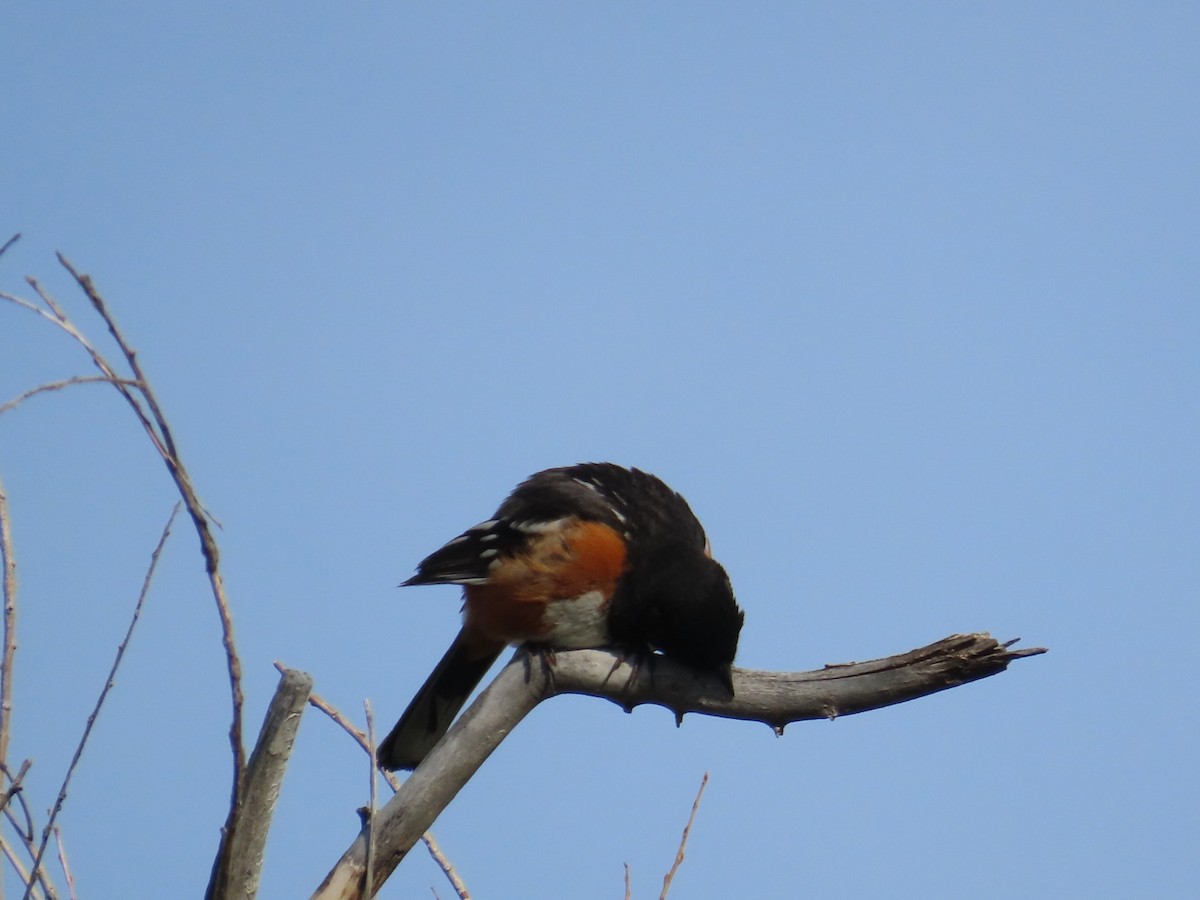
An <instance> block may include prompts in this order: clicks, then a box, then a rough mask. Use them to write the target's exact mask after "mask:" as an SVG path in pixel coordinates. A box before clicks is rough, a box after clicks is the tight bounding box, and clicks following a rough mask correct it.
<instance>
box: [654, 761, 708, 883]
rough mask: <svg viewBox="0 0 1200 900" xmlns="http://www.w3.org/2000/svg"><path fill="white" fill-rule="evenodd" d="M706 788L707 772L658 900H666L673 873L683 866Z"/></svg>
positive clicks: (673, 877)
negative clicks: (689, 836) (689, 838)
mask: <svg viewBox="0 0 1200 900" xmlns="http://www.w3.org/2000/svg"><path fill="white" fill-rule="evenodd" d="M706 787H708V773H707V772H705V773H704V777H703V778H701V779H700V790H698V791H696V799H695V800H694V801H693V802H692V814H691V815H690V816H688V820H687V825H685V826H684V827H683V837H681V838H680V839H679V849H678V850H677V851H675V862H674V863H672V864H671V871H669V872H668V873H667V874H666V875H665V876H663V889H662V893H661V894H659V895H658V900H667V892H668V891H670V890H671V882H672V881H674V880H675V873H676V872H678V871H679V867H680V866H681V865H683V851H684V850H685V849H686V848H687V842H688V835H690V834H691V833H692V825H693V824H694V823H695V821H696V812H697V811H698V810H699V809H700V798H701V797H703V796H704V789H705V788H706Z"/></svg>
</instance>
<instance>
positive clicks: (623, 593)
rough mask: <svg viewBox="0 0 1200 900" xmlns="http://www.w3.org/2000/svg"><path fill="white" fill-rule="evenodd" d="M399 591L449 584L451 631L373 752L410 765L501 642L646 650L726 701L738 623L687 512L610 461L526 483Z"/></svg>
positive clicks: (728, 590) (664, 490)
mask: <svg viewBox="0 0 1200 900" xmlns="http://www.w3.org/2000/svg"><path fill="white" fill-rule="evenodd" d="M404 584H405V585H412V584H460V585H462V586H463V596H464V604H463V627H462V630H461V631H460V632H459V633H458V637H456V638H455V639H454V643H452V644H451V645H450V649H449V650H448V651H447V652H446V655H445V656H444V657H442V661H441V662H439V663H438V664H437V667H436V668H435V669H434V670H433V673H432V674H431V675H430V676H429V678H428V679H427V680H426V681H425V684H424V685H423V686H422V687H421V689H420V690H419V691H417V695H416V696H415V697H414V698H413V700H412V702H411V703H410V704H409V705H408V709H406V710H405V712H404V715H403V716H401V718H400V721H399V722H397V723H396V727H395V728H393V729H392V731H391V733H390V734H389V735H388V736H387V737H386V738H385V739H384V740H383V742H382V743H381V744H380V745H379V748H378V759H379V763H380V765H382V766H383V767H384V768H387V769H412V768H415V767H416V766H417V765H418V764H419V763H420V762H421V760H422V759H424V758H425V756H426V754H428V752H429V751H430V750H431V749H432V748H433V745H434V744H436V743H437V742H438V740H439V739H440V738H441V737H442V735H443V734H445V733H446V730H447V729H448V728H449V727H450V723H451V721H452V720H453V719H454V717H455V715H457V713H458V711H459V710H460V709H462V706H463V704H464V703H466V700H467V698H468V697H469V696H470V694H471V692H472V691H473V690H474V689H475V686H476V685H477V684H479V681H480V680H481V679H482V678H483V676H484V674H485V673H486V672H487V670H488V669H489V668H491V665H492V663H493V662H495V660H496V658H497V657H498V656H499V655H500V653H501V652H502V651H503V650H504V648H505V647H506V646H508V645H509V644H531V645H533V646H535V647H541V648H543V649H545V650H550V651H553V650H567V649H577V648H583V647H617V648H621V649H623V650H629V651H632V652H634V653H640V652H643V651H647V650H649V651H658V652H660V653H662V654H663V655H664V656H666V657H670V658H671V659H674V660H677V661H678V662H680V663H683V664H684V665H687V666H690V667H692V668H695V669H698V670H701V671H704V672H709V673H711V674H713V675H714V676H716V677H717V678H719V679H720V681H721V683H722V684H723V685H724V686H725V687H726V688H728V689H729V690H730V691H732V690H733V681H732V675H731V671H730V670H731V666H732V664H733V658H734V655H735V654H736V652H737V643H738V635H739V633H740V632H741V628H742V618H743V613H742V611H741V610H740V609H738V606H737V603H736V601H735V600H734V597H733V588H732V587H731V586H730V583H729V577H728V576H727V575H726V574H725V570H724V569H723V568H722V567H721V565H720V564H719V563H718V562H716V561H715V560H714V559H713V558H712V556H711V554H710V549H709V545H708V540H707V538H706V537H705V535H704V529H703V528H702V527H701V525H700V522H699V521H698V520H697V519H696V517H695V515H693V514H692V511H691V509H690V508H689V507H688V505H687V502H686V501H685V500H684V499H683V497H681V496H680V495H679V494H677V493H675V492H674V491H673V490H671V489H670V488H669V487H667V485H665V484H664V483H663V482H662V481H660V480H659V479H657V478H655V477H654V476H653V475H649V474H647V473H645V472H641V471H638V470H637V469H625V468H622V467H621V466H617V465H613V464H612V463H583V464H581V465H576V466H568V467H565V468H559V469H547V470H545V471H543V472H538V473H537V474H536V475H534V476H532V477H531V478H529V479H528V480H527V481H525V482H523V483H522V484H521V485H519V486H518V487H517V489H516V490H514V491H513V492H512V494H510V495H509V497H508V499H507V500H505V501H504V502H503V503H502V504H500V508H499V509H498V510H496V513H495V515H493V516H492V518H490V519H488V520H487V521H486V522H480V523H479V524H478V525H476V526H474V527H472V528H469V529H467V530H466V531H464V532H463V533H462V534H460V535H459V536H458V537H456V538H454V539H453V540H451V541H450V542H449V543H447V544H446V545H445V546H444V547H442V548H441V549H440V550H437V551H435V552H434V553H432V554H430V555H429V556H428V557H426V558H425V559H424V560H423V561H422V562H421V564H420V565H419V566H418V567H417V574H416V575H414V576H413V577H412V578H410V579H408V580H407V581H406V582H404Z"/></svg>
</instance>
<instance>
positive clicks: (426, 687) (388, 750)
mask: <svg viewBox="0 0 1200 900" xmlns="http://www.w3.org/2000/svg"><path fill="white" fill-rule="evenodd" d="M504 646H505V645H504V644H498V645H497V644H495V643H493V642H490V641H488V642H480V641H479V640H477V639H473V636H472V635H468V634H467V633H466V632H465V631H460V632H459V633H458V637H456V638H455V639H454V643H452V644H451V645H450V649H449V650H447V651H446V655H445V656H443V657H442V661H441V662H439V663H438V664H437V667H436V668H435V669H434V670H433V673H432V674H431V675H430V676H429V677H428V678H427V679H425V683H424V684H423V685H421V689H420V690H419V691H417V695H416V696H415V697H413V699H412V702H411V703H409V704H408V709H406V710H405V711H404V715H402V716H401V717H400V721H399V722H397V723H396V727H395V728H393V729H392V731H391V733H390V734H389V735H388V736H387V737H386V738H384V739H383V741H382V743H380V744H379V747H378V749H377V750H376V756H377V758H378V760H379V764H380V765H381V766H383V767H384V768H385V769H393V770H394V769H415V768H416V767H417V766H418V765H420V763H421V760H423V759H424V758H425V756H426V755H427V754H428V753H429V751H430V750H432V749H433V745H434V744H436V743H437V742H438V741H439V740H441V738H442V735H444V734H445V733H446V731H447V729H449V728H450V723H451V722H452V721H454V717H455V716H456V715H458V711H459V710H460V709H462V708H463V704H465V703H466V702H467V698H468V697H470V696H471V692H472V691H473V690H475V686H476V685H478V684H479V682H480V681H481V680H482V678H483V676H484V675H485V674H486V673H487V670H488V669H490V668H491V667H492V663H494V662H495V661H496V658H497V657H498V656H499V655H500V653H501V652H502V651H503V650H504Z"/></svg>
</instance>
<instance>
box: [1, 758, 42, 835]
mask: <svg viewBox="0 0 1200 900" xmlns="http://www.w3.org/2000/svg"><path fill="white" fill-rule="evenodd" d="M31 765H33V760H29V759H27V760H25V762H23V763H21V770H20V771H19V772H18V773H17V777H16V778H15V779H14V778H13V774H12V770H11V769H9V768H8V766H6V765H4V764H3V763H0V769H3V771H4V774H5V775H6V776H7V777H8V779H9V780H10V781H16V782H19V781H21V780H22V779H23V778H24V777H25V773H26V772H27V771H28V770H29V767H30V766H31ZM10 799H16V801H17V806H18V807H20V810H21V816H22V817H23V818H24V820H25V821H24V822H18V821H17V816H16V814H15V813H14V812H13V811H12V807H11V806H6V807H5V808H4V817H5V818H6V819H8V824H9V825H11V826H12V827H13V831H15V832H16V833H17V834H19V835H20V836H21V840H22V841H24V842H25V843H26V844H28V845H29V847H30V850H29V852H30V854H32V853H33V836H34V831H35V829H34V827H33V814H32V813H30V812H29V803H28V802H27V801H26V799H25V792H24V791H23V790H19V791H14V792H13V793H12V796H11V798H10Z"/></svg>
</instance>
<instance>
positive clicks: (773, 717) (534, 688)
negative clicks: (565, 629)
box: [313, 634, 1045, 900]
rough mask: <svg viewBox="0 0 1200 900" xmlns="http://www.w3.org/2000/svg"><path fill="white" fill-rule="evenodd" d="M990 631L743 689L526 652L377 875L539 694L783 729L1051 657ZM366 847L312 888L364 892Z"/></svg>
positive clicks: (746, 683)
mask: <svg viewBox="0 0 1200 900" xmlns="http://www.w3.org/2000/svg"><path fill="white" fill-rule="evenodd" d="M1011 644H1012V642H1011V641H1010V642H1008V643H1007V644H1001V643H999V642H998V641H996V640H995V639H994V638H992V637H991V636H990V635H986V634H969V635H953V636H951V637H948V638H945V639H944V640H941V641H938V642H937V643H934V644H931V645H929V646H928V647H922V648H920V649H918V650H913V651H911V652H909V653H903V654H900V655H898V656H891V657H887V658H886V659H879V660H872V661H870V662H864V663H848V664H846V665H835V666H826V667H825V668H823V669H819V670H817V671H814V672H756V671H752V670H749V669H735V670H734V672H733V679H734V691H735V694H734V696H733V697H731V698H726V697H722V696H721V695H722V694H723V693H724V692H723V691H722V690H720V689H716V687H715V685H714V684H713V682H712V680H711V679H710V678H708V677H707V676H704V675H699V674H697V673H695V672H694V671H692V670H691V669H687V668H685V667H683V666H680V665H678V664H676V663H674V662H672V661H671V660H668V659H666V658H664V657H656V658H654V659H653V660H651V661H650V662H649V664H643V667H642V668H643V670H644V671H643V672H642V673H640V675H639V677H637V678H636V679H635V677H634V676H635V674H638V673H635V672H634V669H633V667H632V666H631V665H630V663H629V661H627V660H625V659H624V658H622V657H619V656H616V655H615V654H613V653H610V652H608V651H604V650H570V651H559V652H558V653H557V654H556V655H555V661H554V664H553V671H552V672H549V671H547V670H546V668H545V667H544V666H542V665H539V664H538V663H537V660H538V656H537V655H536V654H535V655H534V656H533V657H530V656H529V655H528V654H527V653H526V652H524V651H521V652H518V653H517V654H516V656H514V657H513V660H512V661H511V662H510V663H509V664H508V665H507V666H505V667H504V668H503V669H502V670H501V671H500V673H499V674H498V675H497V676H496V679H495V680H494V681H493V682H492V683H491V684H490V685H489V686H488V688H487V689H486V690H485V691H484V692H483V693H482V694H480V696H479V698H478V699H477V700H476V701H475V702H474V703H473V704H472V705H471V707H470V708H469V709H467V711H466V712H464V713H463V714H462V715H461V716H460V717H459V719H458V720H457V721H456V722H455V724H454V725H453V726H452V727H451V729H450V731H449V732H448V733H447V734H446V736H445V737H444V738H443V739H442V740H441V741H440V742H439V743H438V744H437V745H436V746H435V747H434V748H433V750H432V751H431V752H430V754H429V756H427V757H426V758H425V760H424V762H422V763H421V765H420V766H418V767H417V769H416V771H414V772H413V773H412V775H410V776H409V778H408V780H407V781H405V782H404V784H403V785H401V787H400V790H399V791H397V792H396V795H395V796H394V797H393V798H392V799H391V800H390V801H389V802H388V803H387V804H385V805H384V807H383V808H382V809H381V810H380V811H379V813H378V814H377V815H376V817H375V818H376V821H375V823H374V835H375V841H376V848H375V862H374V881H375V884H376V885H377V886H378V885H382V884H383V881H384V879H385V878H387V876H388V875H389V874H391V872H392V871H393V870H394V869H395V867H396V866H397V865H398V864H399V863H400V861H401V860H402V859H403V858H404V856H405V854H406V853H407V852H408V850H409V849H410V848H411V847H412V845H413V844H414V843H415V842H416V840H417V838H418V837H419V836H420V835H421V834H422V832H424V831H425V830H426V829H427V828H428V827H429V825H430V824H431V823H432V822H433V820H434V819H435V818H437V816H438V815H439V814H440V813H441V811H442V810H443V809H444V808H445V807H446V805H447V804H448V803H449V802H450V801H451V800H452V799H453V798H454V796H455V795H456V794H457V793H458V791H459V790H461V789H462V787H463V785H464V784H466V782H467V780H468V779H470V778H471V776H472V775H473V774H474V773H475V771H476V770H477V769H478V768H479V766H480V765H482V764H483V761H484V760H485V759H487V757H488V756H489V755H490V754H491V752H492V751H493V750H495V749H496V747H497V746H499V744H500V742H501V741H502V740H503V739H504V737H505V736H506V735H507V734H508V733H509V732H511V731H512V729H513V728H514V727H516V725H517V724H518V723H519V722H520V721H521V719H523V718H524V717H525V715H526V714H527V713H528V712H529V711H530V710H532V709H533V708H534V707H535V706H537V704H538V703H539V702H541V701H542V700H544V699H546V698H548V697H550V696H553V695H555V694H566V693H576V694H590V695H593V696H598V697H605V698H607V699H610V700H612V701H614V702H616V703H618V704H620V705H621V706H622V707H624V708H626V709H632V708H633V707H635V706H637V705H639V704H642V703H654V704H658V705H661V706H665V707H667V708H668V709H670V710H672V711H674V713H675V715H676V717H677V718H681V717H682V716H683V715H684V713H687V712H700V713H705V714H707V715H715V716H724V717H727V718H733V719H747V720H752V721H759V722H765V723H766V724H768V725H770V726H771V727H772V728H774V729H775V731H776V732H778V733H781V732H782V730H783V726H784V725H786V724H787V723H788V722H795V721H798V720H802V719H823V718H835V717H836V716H838V715H849V714H851V713H856V712H863V711H865V710H868V709H877V708H879V707H881V706H888V705H891V704H894V703H901V702H903V701H905V700H912V699H914V698H916V697H921V696H924V695H926V694H932V693H936V692H937V691H942V690H945V689H947V688H950V687H954V686H955V685H959V684H964V683H966V682H968V681H975V680H977V679H980V678H986V677H988V676H989V675H995V674H996V673H998V672H1002V671H1004V669H1005V668H1007V666H1008V664H1009V663H1010V662H1012V661H1013V660H1015V659H1020V658H1022V657H1025V656H1033V655H1035V654H1038V653H1044V652H1045V651H1044V650H1043V649H1041V648H1033V649H1029V650H1017V651H1011V650H1009V649H1008V648H1009V647H1010V646H1011ZM365 850H366V844H365V840H364V835H363V834H362V833H361V832H360V834H359V836H358V838H357V839H356V840H355V841H354V843H353V844H351V846H350V848H349V849H348V850H347V851H346V852H345V853H344V854H343V855H342V858H341V859H340V860H339V861H338V863H337V864H336V865H335V866H334V867H333V869H332V870H331V871H330V873H329V875H327V876H326V878H325V880H324V881H323V882H322V883H321V885H320V887H318V888H317V891H316V893H314V894H313V898H314V900H335V898H336V900H356V898H359V897H361V896H362V893H361V891H362V884H363V875H364V866H365V855H366V854H365Z"/></svg>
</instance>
